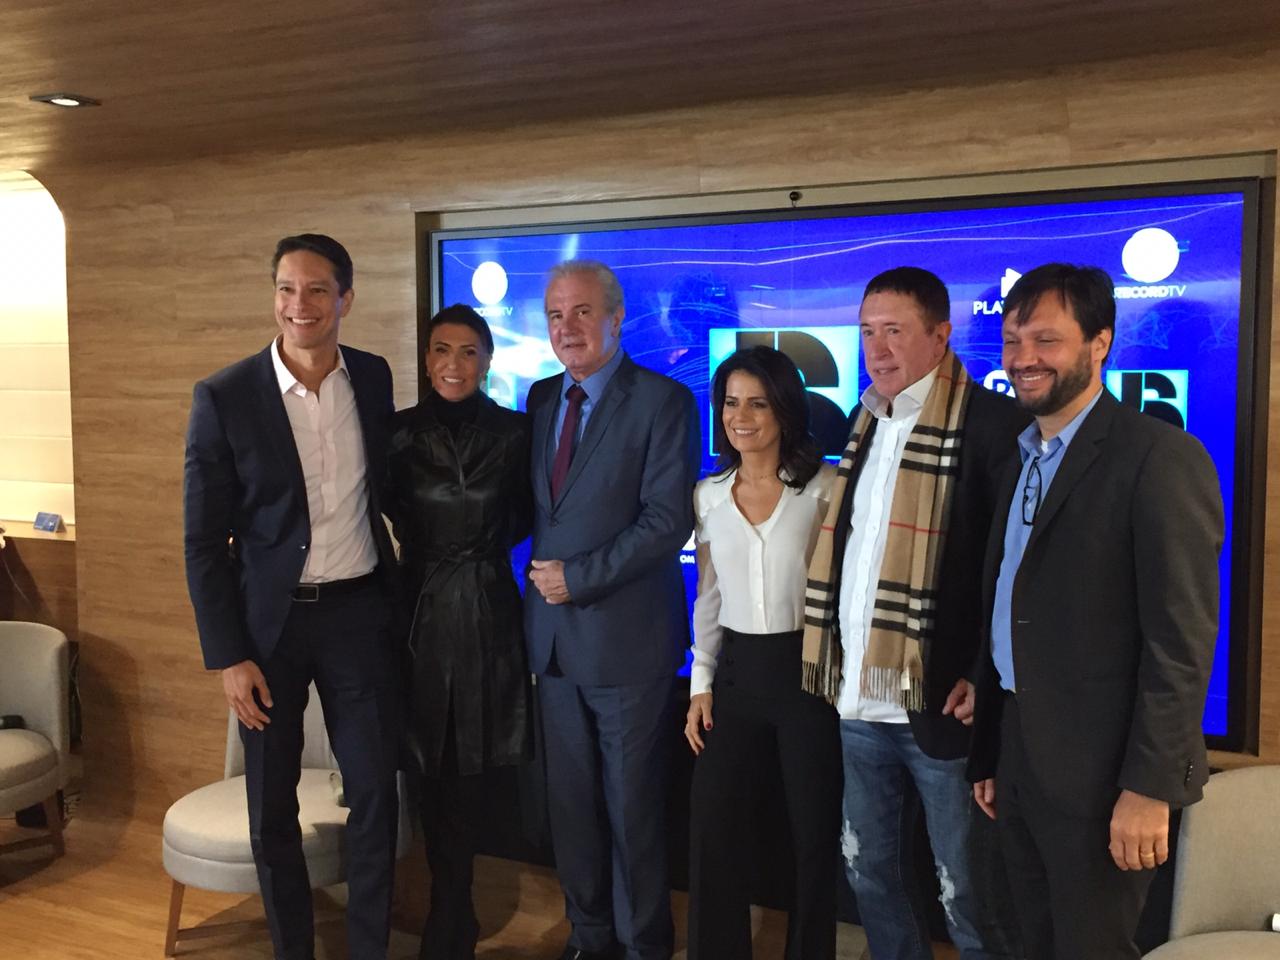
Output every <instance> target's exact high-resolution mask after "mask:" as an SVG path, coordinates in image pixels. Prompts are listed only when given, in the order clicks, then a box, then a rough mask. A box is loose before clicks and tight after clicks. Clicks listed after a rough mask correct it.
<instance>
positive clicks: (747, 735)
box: [689, 630, 842, 960]
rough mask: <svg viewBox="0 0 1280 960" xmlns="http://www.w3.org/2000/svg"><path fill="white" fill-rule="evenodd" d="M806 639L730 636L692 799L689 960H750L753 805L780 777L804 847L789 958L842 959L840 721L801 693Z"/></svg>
mask: <svg viewBox="0 0 1280 960" xmlns="http://www.w3.org/2000/svg"><path fill="white" fill-rule="evenodd" d="M800 636H801V635H800V632H799V631H796V632H793V633H785V634H767V635H759V634H742V633H736V632H734V631H731V630H726V631H725V637H724V644H723V647H722V649H721V651H720V656H719V660H718V663H717V665H716V679H715V685H714V688H713V690H712V729H710V730H704V731H703V733H702V736H703V740H704V742H705V743H706V749H705V750H703V752H702V754H701V755H700V756H699V757H698V759H697V762H696V763H695V764H694V769H693V790H692V795H691V797H690V801H689V817H690V824H689V834H690V849H689V960H751V919H750V902H751V901H750V894H751V891H750V890H749V889H748V877H749V875H750V871H749V869H748V863H747V857H746V850H748V849H749V846H748V845H749V844H751V843H752V838H751V837H749V836H747V831H748V824H749V822H750V815H749V809H748V808H749V805H750V804H751V803H752V798H753V797H754V796H755V794H756V793H757V792H758V787H757V784H758V782H759V780H760V778H761V777H763V776H770V775H773V776H776V775H778V773H779V772H780V773H781V777H782V788H783V796H784V798H785V801H786V808H787V819H788V821H789V826H790V832H791V838H792V843H793V845H794V849H795V874H794V898H793V901H792V904H791V911H790V917H789V919H788V922H787V946H786V954H785V956H786V958H787V960H831V958H833V957H834V956H835V946H836V884H837V882H838V880H839V851H840V798H841V784H842V769H841V757H840V725H839V717H838V715H837V714H836V711H835V709H834V708H833V707H832V706H831V705H830V704H828V703H826V702H825V701H823V700H821V699H819V698H818V697H814V696H811V695H810V694H807V693H805V692H804V691H803V690H801V689H800V643H801V639H800ZM779 826H780V828H782V826H781V825H779Z"/></svg>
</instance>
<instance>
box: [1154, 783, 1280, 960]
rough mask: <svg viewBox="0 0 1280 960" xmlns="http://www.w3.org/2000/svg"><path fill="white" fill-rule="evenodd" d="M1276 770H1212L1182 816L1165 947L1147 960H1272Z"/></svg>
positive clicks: (1278, 861) (1278, 858)
mask: <svg viewBox="0 0 1280 960" xmlns="http://www.w3.org/2000/svg"><path fill="white" fill-rule="evenodd" d="M1277 798H1280V766H1267V767H1249V768H1245V769H1241V770H1229V771H1227V772H1225V773H1216V774H1214V775H1213V776H1212V777H1210V778H1209V782H1208V784H1207V785H1206V786H1205V789H1204V799H1203V800H1201V801H1200V802H1199V803H1197V804H1194V805H1193V806H1190V807H1188V808H1187V809H1186V810H1185V811H1184V812H1183V814H1182V827H1181V829H1180V830H1179V832H1178V862H1177V866H1176V868H1175V872H1174V877H1173V912H1172V917H1171V920H1170V923H1169V942H1168V943H1166V944H1163V945H1162V946H1159V947H1157V948H1156V949H1155V950H1153V951H1151V952H1150V953H1148V954H1147V957H1148V958H1150V960H1224V958H1230V960H1275V958H1277V957H1280V933H1273V932H1272V931H1271V928H1270V924H1271V915H1272V914H1275V913H1280V821H1277V819H1276V817H1275V803H1276V800H1277Z"/></svg>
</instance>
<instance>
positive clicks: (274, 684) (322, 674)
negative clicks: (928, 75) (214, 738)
mask: <svg viewBox="0 0 1280 960" xmlns="http://www.w3.org/2000/svg"><path fill="white" fill-rule="evenodd" d="M390 615H391V604H390V601H388V600H387V599H386V595H385V594H384V592H383V591H382V590H381V589H380V588H379V587H378V586H377V585H376V583H371V584H370V585H369V586H368V587H367V588H364V589H361V590H359V591H358V592H354V593H351V594H347V595H343V596H339V597H335V598H333V599H324V600H320V601H318V602H314V603H307V602H298V601H295V602H294V603H293V605H292V607H291V608H290V611H289V616H288V619H287V621H286V622H285V628H284V634H283V635H282V636H281V638H280V642H279V644H278V645H277V646H276V648H275V650H274V651H273V652H272V654H271V656H270V658H268V659H267V661H266V662H265V663H263V664H261V665H260V666H261V668H262V672H263V674H264V675H265V677H266V681H267V687H268V689H269V690H270V691H271V698H272V701H273V705H272V706H271V708H270V709H268V710H267V711H266V713H267V715H268V716H269V717H270V718H271V723H270V724H268V725H267V726H266V728H265V729H264V730H261V731H257V730H250V729H249V728H247V727H245V726H244V725H243V724H241V725H240V738H241V740H242V741H243V743H244V754H245V780H246V785H247V788H248V797H249V833H250V837H251V839H252V844H253V855H254V861H255V863H256V864H257V868H258V880H259V882H260V884H261V886H262V900H263V905H264V907H265V909H266V915H267V922H268V925H269V926H270V929H271V940H272V944H273V945H274V947H275V955H276V958H277V960H311V957H312V956H313V954H314V952H315V951H314V944H315V926H314V923H313V919H312V907H311V884H310V882H309V881H308V879H307V867H306V861H305V860H304V859H303V855H302V837H301V832H300V830H299V827H298V795H297V789H298V779H299V776H300V769H301V758H302V747H303V722H302V717H303V711H304V710H305V709H306V706H307V697H308V686H309V685H310V683H311V682H312V681H313V680H314V681H315V684H316V689H317V691H319V694H320V704H321V706H322V707H323V709H324V718H325V726H326V728H327V730H328V733H329V742H330V745H331V746H332V748H333V753H334V755H335V756H336V757H337V759H338V766H339V767H340V768H341V770H342V783H343V790H344V792H345V794H346V802H347V806H348V807H349V808H350V812H349V814H348V818H347V830H346V850H347V888H348V901H347V940H348V947H349V956H350V957H351V960H385V957H386V955H387V940H388V936H389V933H390V921H391V885H392V878H393V872H394V868H395V843H396V824H397V810H398V800H397V795H396V761H397V752H396V751H397V743H398V740H397V736H398V732H397V731H398V726H397V719H398V712H397V711H398V706H397V686H396V683H397V681H396V671H395V668H394V663H393V651H392V648H391V641H390V638H389V633H388V628H389V621H390Z"/></svg>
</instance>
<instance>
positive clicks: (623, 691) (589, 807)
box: [538, 674, 680, 960]
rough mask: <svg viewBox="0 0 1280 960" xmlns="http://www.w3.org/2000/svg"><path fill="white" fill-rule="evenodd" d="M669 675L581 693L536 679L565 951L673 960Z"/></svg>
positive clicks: (581, 688) (675, 726)
mask: <svg viewBox="0 0 1280 960" xmlns="http://www.w3.org/2000/svg"><path fill="white" fill-rule="evenodd" d="M674 689H675V678H674V677H661V678H659V679H657V680H649V681H645V682H641V683H628V684H620V685H616V686H585V685H580V684H576V683H574V682H573V681H572V680H569V679H567V678H566V677H563V676H552V675H550V674H540V675H539V676H538V690H539V696H540V699H541V705H542V722H543V729H544V731H545V734H546V738H545V741H544V742H545V745H546V746H545V749H546V757H547V781H548V783H547V802H548V808H549V811H548V812H549V813H550V819H551V837H552V845H553V847H554V849H555V855H556V870H557V871H558V872H559V874H560V884H561V886H562V887H563V888H564V895H565V906H566V911H567V913H568V916H569V920H570V921H571V922H572V924H573V933H572V935H571V936H570V938H569V944H570V946H573V947H577V948H578V949H581V950H586V951H590V952H600V953H605V952H608V951H610V950H612V949H613V947H614V944H615V943H620V944H621V945H622V946H623V947H624V948H625V950H626V956H627V960H670V957H671V952H672V949H673V943H674V930H673V927H672V922H671V889H670V884H669V882H668V878H667V831H666V807H667V786H668V782H669V771H670V766H671V764H670V757H671V747H672V744H674V743H675V742H676V740H677V739H678V738H679V734H680V725H679V719H678V718H675V717H674V716H673V713H672V697H673V691H674Z"/></svg>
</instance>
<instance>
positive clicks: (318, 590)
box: [293, 570, 378, 603]
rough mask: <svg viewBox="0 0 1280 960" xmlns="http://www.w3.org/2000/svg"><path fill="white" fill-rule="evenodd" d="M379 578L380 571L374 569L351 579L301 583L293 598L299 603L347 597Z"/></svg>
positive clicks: (294, 589)
mask: <svg viewBox="0 0 1280 960" xmlns="http://www.w3.org/2000/svg"><path fill="white" fill-rule="evenodd" d="M377 578H378V571H377V570H372V571H370V572H369V573H366V574H365V575H364V576H363V577H352V578H351V579H350V580H330V581H329V582H327V583H300V584H298V585H297V586H296V587H294V588H293V599H294V600H295V601H296V602H298V603H316V602H318V601H320V600H332V599H333V598H335V597H345V596H346V595H347V594H351V593H357V592H358V591H360V590H364V589H366V588H368V587H371V586H373V584H374V581H375V580H377Z"/></svg>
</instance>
